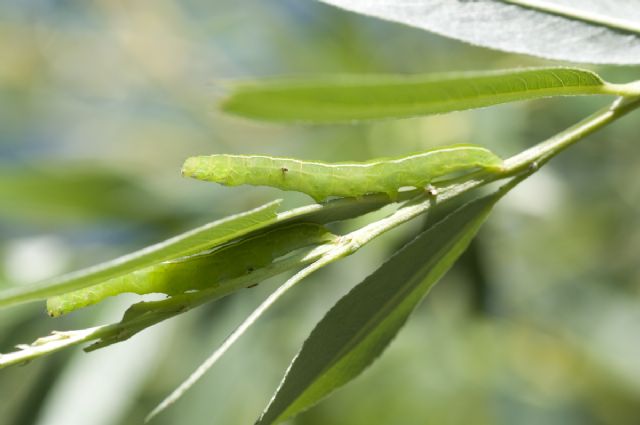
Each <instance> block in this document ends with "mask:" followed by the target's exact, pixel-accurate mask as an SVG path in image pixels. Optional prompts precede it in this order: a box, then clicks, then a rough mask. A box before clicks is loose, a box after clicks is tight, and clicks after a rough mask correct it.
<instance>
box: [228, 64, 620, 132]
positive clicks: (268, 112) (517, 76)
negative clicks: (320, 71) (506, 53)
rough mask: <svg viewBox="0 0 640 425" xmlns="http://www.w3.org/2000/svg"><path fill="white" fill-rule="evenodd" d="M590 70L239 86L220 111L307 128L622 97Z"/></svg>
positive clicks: (320, 79) (344, 78)
mask: <svg viewBox="0 0 640 425" xmlns="http://www.w3.org/2000/svg"><path fill="white" fill-rule="evenodd" d="M620 90H621V87H620V86H617V85H615V84H609V83H606V82H604V81H603V80H602V79H601V78H600V77H599V76H598V75H596V74H595V73H593V72H591V71H587V70H583V69H574V68H533V69H517V70H504V71H492V72H466V73H453V74H431V75H429V74H427V75H404V76H401V75H381V76H333V77H312V78H297V79H273V80H263V81H256V82H252V83H244V84H238V85H237V86H236V87H235V88H234V89H233V91H232V92H231V94H230V96H229V97H228V98H227V99H226V100H225V101H224V102H223V103H222V105H221V107H222V109H223V110H225V111H227V112H230V113H233V114H236V115H241V116H244V117H248V118H253V119H261V120H268V121H283V122H291V121H294V122H296V121H299V122H309V123H333V122H352V121H354V120H372V119H381V118H402V117H413V116H418V115H428V114H437V113H444V112H450V111H457V110H464V109H472V108H480V107H483V106H490V105H495V104H499V103H505V102H513V101H518V100H525V99H535V98H541V97H547V96H571V95H588V94H619V93H620Z"/></svg>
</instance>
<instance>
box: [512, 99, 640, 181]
mask: <svg viewBox="0 0 640 425" xmlns="http://www.w3.org/2000/svg"><path fill="white" fill-rule="evenodd" d="M638 107H640V96H636V97H619V98H617V99H616V100H615V101H614V102H613V103H611V104H610V105H609V106H606V107H604V108H602V109H600V110H599V111H597V112H595V113H594V114H592V115H590V116H589V117H587V118H585V119H584V120H582V121H580V122H578V123H577V124H575V125H572V126H571V127H569V128H567V129H566V130H564V131H562V132H560V133H558V134H556V135H555V136H553V137H551V138H549V139H547V140H545V141H544V142H541V143H539V144H537V145H536V146H534V147H532V148H530V149H527V150H526V151H524V152H521V153H519V154H517V155H514V156H512V157H511V158H508V159H506V160H505V161H504V176H512V175H515V174H518V173H520V172H522V171H524V170H527V169H530V168H539V167H540V166H542V165H543V164H545V163H546V162H547V161H549V160H550V159H551V158H553V157H554V156H555V155H557V154H558V153H560V152H561V151H563V150H565V149H566V148H568V147H569V146H571V145H573V144H574V143H576V142H578V141H580V140H582V139H583V138H585V137H586V136H588V135H589V134H591V133H594V132H596V131H597V130H599V129H601V128H603V127H604V126H606V125H607V124H609V123H611V122H613V121H615V120H617V119H619V118H621V117H623V116H624V115H626V114H627V113H629V112H631V111H632V110H634V109H636V108H638Z"/></svg>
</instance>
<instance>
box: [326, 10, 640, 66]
mask: <svg viewBox="0 0 640 425" xmlns="http://www.w3.org/2000/svg"><path fill="white" fill-rule="evenodd" d="M320 1H322V2H324V3H328V4H331V5H334V6H337V7H340V8H343V9H346V10H350V11H353V12H357V13H361V14H364V15H370V16H375V17H378V18H381V19H385V20H389V21H394V22H399V23H403V24H406V25H410V26H413V27H417V28H421V29H424V30H427V31H430V32H434V33H436V34H440V35H443V36H446V37H450V38H454V39H457V40H461V41H465V42H468V43H471V44H475V45H479V46H483V47H489V48H493V49H498V50H503V51H507V52H514V53H523V54H528V55H533V56H539V57H543V58H549V59H556V60H564V61H571V62H583V63H603V64H605V63H606V64H621V65H622V64H628V65H631V64H638V63H640V7H638V2H637V1H635V0H628V1H615V0H555V1H553V2H551V1H546V2H541V1H527V2H521V3H528V4H529V5H531V4H533V5H535V4H536V3H552V4H554V5H559V6H562V7H563V9H565V10H569V13H551V12H549V11H548V10H547V11H545V10H544V8H543V7H532V6H529V7H525V6H522V5H515V4H512V3H515V2H510V1H499V0H479V1H465V0H320ZM572 10H573V13H571V11H572ZM572 15H573V16H572ZM590 15H597V16H598V17H599V18H600V19H598V20H593V19H591V20H590V19H588V16H590ZM585 17H587V19H585ZM603 21H604V22H606V21H610V22H611V24H609V25H605V24H603ZM618 21H624V22H625V23H626V25H625V26H626V27H629V28H628V30H622V29H620V28H619V27H620V25H616V22H618ZM616 27H618V28H616ZM634 28H635V30H634Z"/></svg>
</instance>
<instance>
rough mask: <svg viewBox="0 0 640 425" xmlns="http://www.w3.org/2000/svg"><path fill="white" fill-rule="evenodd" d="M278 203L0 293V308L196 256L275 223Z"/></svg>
mask: <svg viewBox="0 0 640 425" xmlns="http://www.w3.org/2000/svg"><path fill="white" fill-rule="evenodd" d="M279 205H280V201H274V202H270V203H268V204H266V205H263V206H261V207H258V208H256V209H253V210H251V211H247V212H244V213H241V214H236V215H232V216H229V217H225V218H223V219H221V220H217V221H213V222H211V223H208V224H205V225H204V226H201V227H198V228H196V229H193V230H190V231H188V232H185V233H183V234H181V235H178V236H174V237H172V238H170V239H167V240H166V241H163V242H160V243H158V244H155V245H151V246H148V247H146V248H143V249H141V250H139V251H136V252H133V253H131V254H127V255H124V256H122V257H119V258H116V259H114V260H111V261H107V262H105V263H102V264H98V265H96V266H93V267H89V268H86V269H83V270H79V271H76V272H73V273H69V274H66V275H62V276H59V277H56V278H53V279H49V280H46V281H43V282H41V283H38V284H35V285H29V286H24V287H16V288H12V289H9V290H6V291H4V292H0V307H3V306H9V305H14V304H20V303H24V302H29V301H36V300H41V299H45V298H48V297H51V296H54V295H59V294H62V293H65V292H69V291H73V290H75V289H80V288H85V287H87V286H91V285H93V284H96V283H99V282H101V281H103V280H107V279H110V278H113V277H116V276H120V275H123V274H126V273H129V272H131V271H133V270H136V269H139V268H142V267H145V266H149V265H151V264H154V263H158V262H160V261H167V260H171V259H174V258H178V257H184V256H187V255H191V254H195V253H197V252H200V251H203V250H204V249H207V248H212V247H214V246H216V245H220V244H222V243H225V242H227V241H230V240H232V239H235V238H238V237H240V236H243V235H246V234H248V233H250V232H252V231H254V230H256V229H260V228H263V227H265V226H267V225H269V224H271V223H273V222H274V221H276V210H277V209H278V206H279Z"/></svg>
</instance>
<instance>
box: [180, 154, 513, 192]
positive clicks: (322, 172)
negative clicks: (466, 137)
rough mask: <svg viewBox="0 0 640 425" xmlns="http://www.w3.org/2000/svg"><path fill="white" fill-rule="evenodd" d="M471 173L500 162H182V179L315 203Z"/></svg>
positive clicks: (440, 157) (455, 158)
mask: <svg viewBox="0 0 640 425" xmlns="http://www.w3.org/2000/svg"><path fill="white" fill-rule="evenodd" d="M476 169H485V170H488V171H492V172H499V171H500V170H501V169H502V160H501V159H500V158H499V157H498V156H496V155H495V154H493V153H492V152H491V151H489V150H488V149H486V148H483V147H481V146H474V145H453V146H447V147H442V148H437V149H431V150H428V151H425V152H422V153H418V154H414V155H409V156H405V157H400V158H378V159H372V160H370V161H366V162H357V163H333V164H332V163H326V162H320V161H301V160H297V159H290V158H279V157H270V156H261V155H210V156H196V157H191V158H187V160H186V161H185V163H184V165H183V166H182V175H184V176H188V177H193V178H196V179H199V180H207V181H213V182H216V183H220V184H223V185H227V186H237V185H242V184H250V185H256V186H273V187H276V188H279V189H282V190H294V191H297V192H303V193H306V194H307V195H309V196H311V197H312V198H313V199H314V200H316V202H320V201H322V200H324V199H326V198H327V197H329V196H356V197H357V196H362V195H365V194H367V193H386V194H387V195H389V197H390V198H391V199H395V198H396V197H397V194H398V190H399V189H400V188H401V187H406V186H412V187H416V188H420V187H425V186H427V185H428V184H429V183H431V182H432V181H434V179H437V178H441V177H445V176H447V175H451V174H452V173H459V172H469V171H472V170H476Z"/></svg>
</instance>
